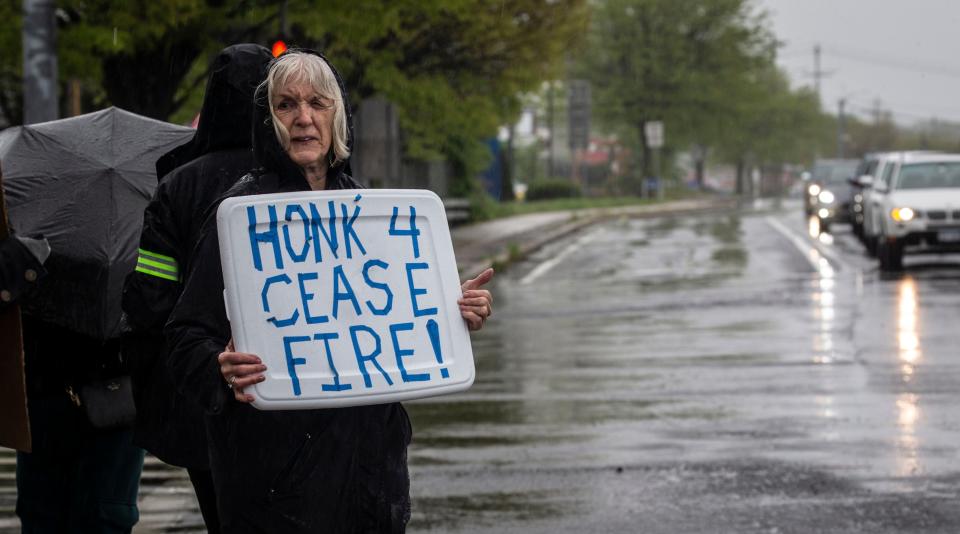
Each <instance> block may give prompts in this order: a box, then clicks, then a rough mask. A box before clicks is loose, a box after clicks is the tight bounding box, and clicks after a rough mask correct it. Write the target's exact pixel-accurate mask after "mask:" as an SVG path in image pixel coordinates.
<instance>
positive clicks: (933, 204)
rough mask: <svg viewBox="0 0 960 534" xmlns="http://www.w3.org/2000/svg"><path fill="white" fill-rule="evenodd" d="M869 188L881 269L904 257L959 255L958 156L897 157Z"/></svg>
mask: <svg viewBox="0 0 960 534" xmlns="http://www.w3.org/2000/svg"><path fill="white" fill-rule="evenodd" d="M888 166H889V167H888V168H889V169H892V170H890V171H889V172H887V171H886V170H885V171H884V175H885V176H889V179H886V180H884V181H883V182H875V183H874V184H873V187H872V189H873V193H874V197H876V198H875V200H876V204H875V206H874V207H875V208H876V209H875V210H874V211H873V215H874V217H875V219H876V220H875V221H874V222H875V223H876V225H877V229H878V238H877V258H878V259H879V262H880V269H881V270H884V271H895V270H900V269H902V268H903V256H904V254H937V253H948V252H960V154H902V155H901V156H900V158H898V159H895V160H893V161H892V162H889V163H888Z"/></svg>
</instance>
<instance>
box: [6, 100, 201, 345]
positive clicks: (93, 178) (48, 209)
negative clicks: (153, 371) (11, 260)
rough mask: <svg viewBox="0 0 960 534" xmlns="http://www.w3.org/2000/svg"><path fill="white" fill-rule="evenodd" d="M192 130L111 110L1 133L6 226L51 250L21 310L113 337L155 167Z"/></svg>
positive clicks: (154, 180) (152, 187) (74, 328)
mask: <svg viewBox="0 0 960 534" xmlns="http://www.w3.org/2000/svg"><path fill="white" fill-rule="evenodd" d="M193 134H194V131H193V130H191V129H190V128H186V127H182V126H176V125H173V124H169V123H165V122H161V121H157V120H154V119H149V118H147V117H142V116H140V115H136V114H134V113H130V112H127V111H123V110H122V109H117V108H109V109H105V110H102V111H97V112H95V113H89V114H86V115H81V116H79V117H73V118H70V119H62V120H57V121H51V122H45V123H40V124H31V125H29V126H19V127H16V128H8V129H6V130H4V131H2V132H0V171H2V172H3V187H4V190H5V191H6V199H7V208H8V210H9V217H10V226H11V227H12V228H13V231H14V233H16V234H20V235H26V236H37V235H42V236H44V237H46V238H47V239H48V240H49V241H50V245H51V247H52V249H53V252H52V253H51V255H50V258H49V259H48V260H47V263H46V265H45V266H46V267H47V270H48V271H49V273H50V274H49V276H48V277H47V278H45V279H44V281H43V283H42V284H41V286H40V289H39V292H38V294H36V295H34V296H33V297H32V298H29V299H26V300H25V301H24V302H21V306H22V309H23V311H24V313H26V314H29V315H31V316H33V317H36V318H38V319H41V320H44V321H48V322H51V323H54V324H57V325H60V326H63V327H65V328H67V329H70V330H72V331H75V332H79V333H81V334H85V335H88V336H91V337H95V338H99V339H110V338H113V337H116V336H117V335H118V334H119V330H120V295H121V291H122V288H123V280H124V278H125V277H126V276H127V274H129V273H130V272H131V271H132V270H133V268H134V267H135V265H136V259H137V245H138V243H139V239H140V227H141V225H142V224H143V210H144V208H146V206H147V202H148V201H149V200H150V197H151V196H153V192H154V190H155V189H156V186H157V178H156V171H155V170H154V164H155V163H156V161H157V158H159V157H160V156H161V155H163V154H164V153H166V152H167V151H169V150H171V149H173V148H174V147H176V146H178V145H181V144H183V143H185V142H186V141H188V140H189V139H190V138H191V137H192V136H193Z"/></svg>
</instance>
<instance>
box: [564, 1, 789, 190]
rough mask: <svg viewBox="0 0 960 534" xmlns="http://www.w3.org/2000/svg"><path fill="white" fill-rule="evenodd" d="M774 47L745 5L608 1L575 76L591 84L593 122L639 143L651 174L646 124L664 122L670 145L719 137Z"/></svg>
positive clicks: (707, 141) (598, 12) (759, 19)
mask: <svg viewBox="0 0 960 534" xmlns="http://www.w3.org/2000/svg"><path fill="white" fill-rule="evenodd" d="M774 45H775V41H774V39H773V36H772V34H771V33H770V32H769V31H768V30H767V29H766V28H765V25H764V19H763V17H762V16H759V15H755V14H753V11H752V7H751V4H750V3H749V2H748V1H747V0H714V1H712V2H702V1H696V0H605V1H604V2H602V3H600V4H598V5H597V6H596V8H595V11H594V14H593V23H592V26H591V31H590V34H589V44H588V46H587V53H586V54H584V55H583V56H582V58H581V60H580V62H579V69H578V70H580V71H581V72H582V73H583V75H584V76H585V77H587V78H589V79H590V80H591V81H592V83H593V87H594V90H593V94H594V103H595V105H594V109H595V110H596V117H597V119H599V121H600V122H601V124H603V125H604V126H605V127H606V128H607V129H609V130H611V131H615V132H621V133H624V134H627V136H628V137H632V138H634V139H637V140H638V141H639V148H640V149H641V153H642V154H643V160H642V161H643V165H644V170H643V173H644V174H646V175H649V174H650V172H651V169H650V168H649V161H650V157H649V148H648V146H647V141H646V139H645V138H644V135H643V125H644V123H646V122H647V121H651V120H661V121H663V122H664V124H665V130H666V133H667V136H666V137H667V143H668V144H669V145H670V146H672V147H685V146H686V145H687V144H689V143H693V142H695V143H697V144H700V145H702V146H709V145H710V144H713V143H714V142H716V141H717V140H718V139H722V138H723V136H724V135H725V134H726V130H727V128H728V127H729V126H730V125H731V124H733V123H734V122H735V121H736V120H738V113H739V110H740V108H739V106H737V105H736V104H737V99H738V98H739V97H738V94H737V93H738V91H739V89H740V88H741V87H742V85H743V84H744V80H747V79H749V76H750V75H751V73H752V72H753V71H755V70H757V69H758V68H762V67H763V66H764V65H767V64H769V63H771V62H772V59H773V50H774Z"/></svg>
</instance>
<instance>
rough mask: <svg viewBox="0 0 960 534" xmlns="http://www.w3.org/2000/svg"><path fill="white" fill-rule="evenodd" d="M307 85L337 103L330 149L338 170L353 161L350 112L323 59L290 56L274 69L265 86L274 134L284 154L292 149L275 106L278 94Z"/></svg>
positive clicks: (268, 73) (298, 54) (334, 108)
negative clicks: (293, 86)
mask: <svg viewBox="0 0 960 534" xmlns="http://www.w3.org/2000/svg"><path fill="white" fill-rule="evenodd" d="M300 82H303V83H306V84H307V85H309V86H310V87H311V88H313V90H314V91H316V93H317V95H319V96H320V97H321V98H325V99H328V100H331V101H333V125H332V127H331V130H332V134H333V139H331V142H330V148H331V149H332V151H333V155H334V157H335V158H336V159H334V160H333V161H330V162H329V164H330V166H331V167H332V166H334V165H336V164H337V163H340V162H341V161H345V160H346V159H347V158H348V157H350V148H349V147H348V146H347V140H348V137H349V135H350V134H349V131H348V128H347V112H346V109H345V108H344V102H343V94H342V93H341V92H340V85H339V84H338V83H337V78H336V76H334V74H333V69H331V68H330V65H328V64H327V62H326V61H324V60H323V58H321V57H320V56H317V55H315V54H311V53H309V52H295V51H292V52H287V53H286V54H284V55H282V56H280V57H279V58H278V59H277V60H276V61H274V62H273V64H272V65H270V70H269V71H268V72H267V79H266V80H264V81H263V84H264V85H266V86H267V105H268V107H269V108H270V116H271V117H272V119H273V121H272V122H273V130H274V132H276V134H277V140H278V141H279V142H280V146H282V147H283V149H284V150H286V149H287V148H289V146H290V132H288V131H287V129H286V128H284V126H283V124H281V122H280V120H279V119H278V118H277V114H276V111H275V110H274V106H273V94H274V90H276V89H278V88H280V87H284V86H286V85H288V84H291V83H300Z"/></svg>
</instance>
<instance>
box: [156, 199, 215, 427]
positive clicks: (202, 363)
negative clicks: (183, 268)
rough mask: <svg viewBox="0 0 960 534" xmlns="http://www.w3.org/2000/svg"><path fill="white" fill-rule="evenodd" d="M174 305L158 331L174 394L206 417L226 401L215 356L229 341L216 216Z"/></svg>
mask: <svg viewBox="0 0 960 534" xmlns="http://www.w3.org/2000/svg"><path fill="white" fill-rule="evenodd" d="M194 258H195V259H194V261H193V262H192V263H191V269H190V272H189V273H188V274H187V278H186V284H185V286H184V290H183V293H182V294H181V295H180V300H179V302H178V303H177V305H176V307H175V308H174V310H173V313H172V314H171V316H170V321H169V322H168V323H167V326H166V328H165V330H164V332H165V335H166V340H167V346H168V347H170V356H169V360H168V363H169V366H170V372H171V374H172V375H173V379H174V382H176V384H177V389H178V390H179V391H180V392H181V393H182V394H183V395H184V396H186V397H187V398H190V399H193V400H194V401H195V402H197V403H198V404H199V405H200V406H202V407H203V408H204V410H205V411H206V412H207V413H209V414H217V413H220V411H221V410H222V409H223V406H224V403H225V402H227V401H228V400H229V399H230V398H231V395H230V392H229V390H228V389H227V384H226V382H224V380H223V377H222V376H221V375H220V364H219V363H218V361H217V357H218V356H219V354H220V353H221V352H223V349H224V347H225V346H226V345H227V342H228V341H229V340H230V323H229V322H228V321H227V312H226V306H225V305H224V302H223V274H222V272H221V268H220V245H219V241H218V238H217V225H216V217H215V216H211V217H209V218H208V219H207V221H206V223H205V224H204V227H203V230H202V231H201V235H200V241H199V242H198V243H197V248H196V249H195V251H194Z"/></svg>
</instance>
